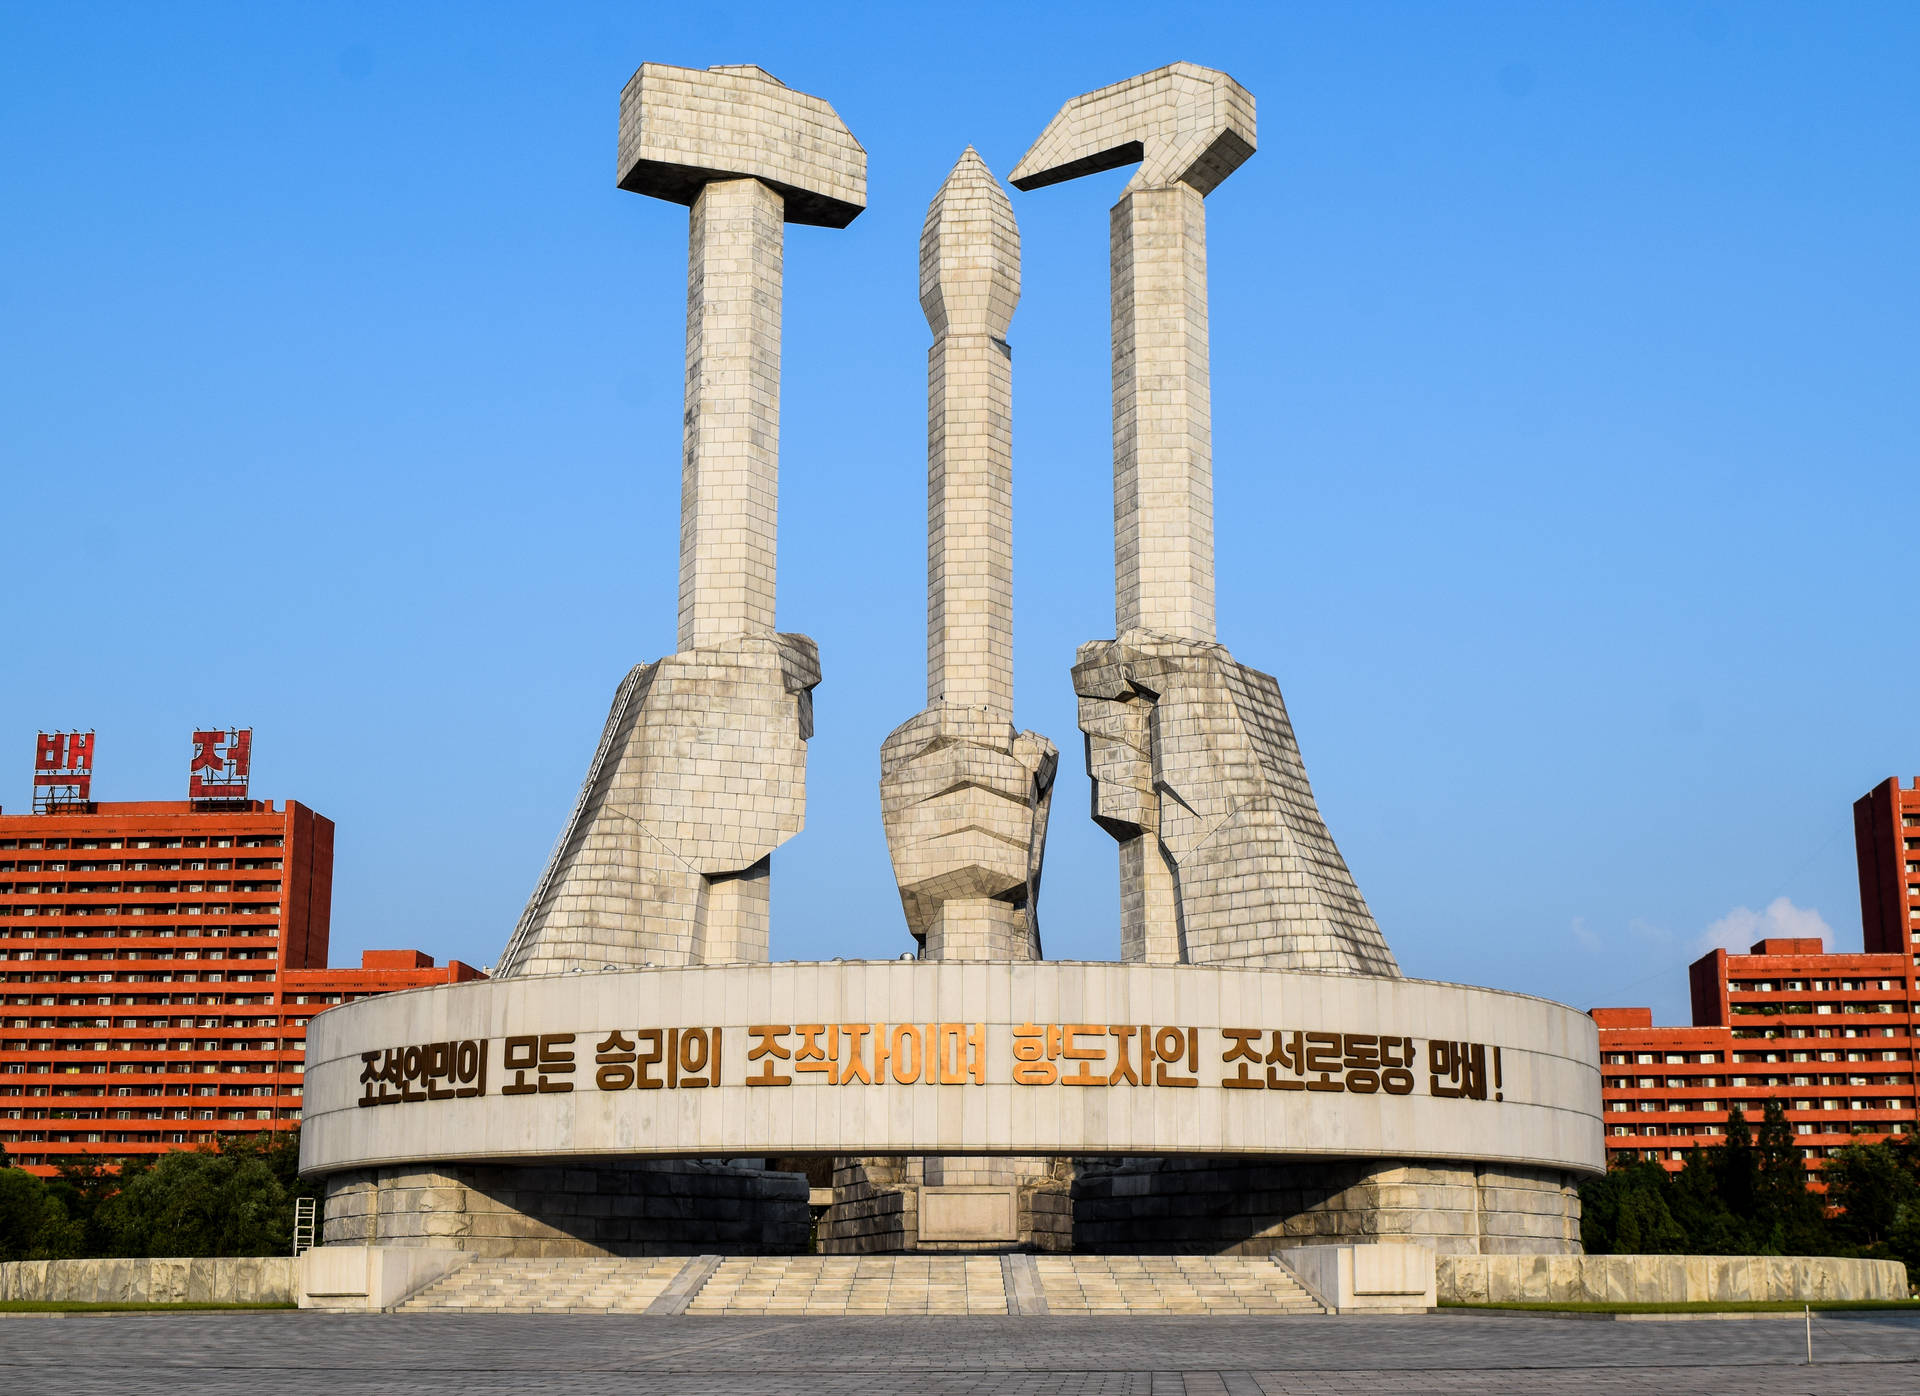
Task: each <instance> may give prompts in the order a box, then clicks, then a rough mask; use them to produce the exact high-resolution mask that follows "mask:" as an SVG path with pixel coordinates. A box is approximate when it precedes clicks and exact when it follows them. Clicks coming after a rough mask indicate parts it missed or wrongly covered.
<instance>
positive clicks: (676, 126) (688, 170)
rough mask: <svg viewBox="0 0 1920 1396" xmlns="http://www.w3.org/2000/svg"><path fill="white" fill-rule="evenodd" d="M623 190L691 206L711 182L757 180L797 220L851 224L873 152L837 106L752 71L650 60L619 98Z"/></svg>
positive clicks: (864, 203) (864, 194)
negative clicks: (777, 196) (678, 65)
mask: <svg viewBox="0 0 1920 1396" xmlns="http://www.w3.org/2000/svg"><path fill="white" fill-rule="evenodd" d="M615 175H616V181H617V182H618V184H619V186H620V187H621V188H622V189H626V190H630V191H631V192H633V193H635V194H650V195H652V196H653V197H654V198H656V199H669V200H671V201H673V202H674V203H676V204H692V203H693V201H694V200H695V199H696V198H698V197H699V196H700V190H701V189H702V187H704V186H705V185H708V184H711V183H713V182H714V181H715V180H722V179H757V180H759V181H760V182H761V183H763V184H766V185H767V186H769V187H770V188H772V189H774V190H775V191H776V192H778V193H779V194H780V196H781V197H782V198H783V199H785V200H786V220H787V222H789V223H810V224H813V225H815V226H817V227H823V228H844V227H846V226H847V224H849V223H851V222H853V220H854V219H855V218H857V217H859V215H860V212H861V210H862V209H864V208H865V207H866V206H867V152H866V151H865V150H864V149H863V148H862V147H861V145H860V142H858V141H856V140H855V139H854V138H853V133H852V132H851V131H849V130H847V127H846V123H845V122H843V121H841V120H840V117H839V116H838V114H836V113H835V111H834V110H833V108H832V107H830V106H828V105H827V104H826V103H825V102H823V101H821V100H820V99H819V98H818V97H809V96H808V95H807V94H806V93H804V92H795V91H794V90H793V89H792V88H790V87H787V86H786V85H785V84H783V83H781V82H780V81H779V79H777V78H775V77H774V76H773V75H772V74H771V73H768V72H767V71H766V70H765V69H762V68H756V67H752V66H745V65H743V66H729V67H721V68H708V69H705V70H704V71H703V70H701V69H699V68H670V67H668V66H667V65H666V64H664V63H643V64H641V65H640V71H639V72H637V73H635V74H634V75H633V77H632V79H631V80H630V81H629V82H628V83H627V87H626V90H625V91H624V92H622V93H621V94H620V156H619V163H618V166H617V168H616V171H615Z"/></svg>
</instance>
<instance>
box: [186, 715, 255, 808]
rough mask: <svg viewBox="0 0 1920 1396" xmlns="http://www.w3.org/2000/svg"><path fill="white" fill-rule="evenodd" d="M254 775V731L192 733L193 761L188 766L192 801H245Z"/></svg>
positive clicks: (242, 729)
mask: <svg viewBox="0 0 1920 1396" xmlns="http://www.w3.org/2000/svg"><path fill="white" fill-rule="evenodd" d="M252 773H253V729H252V728H251V727H225V728H213V729H211V730H208V731H204V732H195V733H194V734H193V761H192V763H191V764H190V765H189V766H188V767H187V797H188V798H189V799H193V800H244V799H246V798H247V781H248V779H249V778H250V777H251V775H252Z"/></svg>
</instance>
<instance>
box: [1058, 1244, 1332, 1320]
mask: <svg viewBox="0 0 1920 1396" xmlns="http://www.w3.org/2000/svg"><path fill="white" fill-rule="evenodd" d="M1033 1264H1034V1269H1035V1271H1036V1272H1037V1274H1038V1277H1039V1281H1040V1293H1041V1295H1042V1297H1043V1298H1044V1299H1045V1300H1046V1305H1047V1312H1048V1313H1049V1314H1072V1315H1083V1314H1318V1313H1324V1312H1325V1309H1324V1308H1323V1307H1322V1306H1321V1304H1320V1303H1319V1301H1318V1300H1316V1299H1315V1298H1314V1297H1313V1296H1312V1295H1311V1294H1309V1293H1308V1292H1307V1290H1306V1289H1305V1287H1303V1286H1302V1285H1301V1284H1300V1282H1299V1281H1298V1280H1297V1279H1295V1278H1294V1276H1293V1272H1292V1271H1290V1270H1288V1269H1287V1268H1286V1266H1284V1265H1282V1264H1280V1263H1279V1262H1278V1261H1275V1260H1272V1259H1270V1258H1268V1257H1265V1256H1037V1257H1035V1258H1034V1262H1033Z"/></svg>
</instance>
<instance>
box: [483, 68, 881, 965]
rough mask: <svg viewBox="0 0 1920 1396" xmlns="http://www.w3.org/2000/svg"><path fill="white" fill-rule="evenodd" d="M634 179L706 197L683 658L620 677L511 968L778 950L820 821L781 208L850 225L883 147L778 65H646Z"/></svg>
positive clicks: (687, 468) (684, 531)
mask: <svg viewBox="0 0 1920 1396" xmlns="http://www.w3.org/2000/svg"><path fill="white" fill-rule="evenodd" d="M617 176H618V182H619V185H620V187H621V188H622V189H627V190H631V191H632V192H634V193H639V194H649V195H652V196H653V197H655V198H660V199H667V200H670V201H672V202H674V203H680V204H686V205H689V206H690V208H691V216H690V218H689V225H690V237H689V240H688V252H687V386H686V434H685V440H684V452H683V460H682V473H681V500H680V625H679V652H678V653H676V654H673V655H670V656H668V657H667V658H665V659H662V660H658V661H656V662H655V663H652V664H643V665H641V666H639V667H638V668H636V669H634V670H633V671H632V672H631V673H629V674H628V675H627V677H626V679H625V680H624V681H623V682H622V683H621V685H620V688H619V690H618V692H617V693H616V694H615V697H614V703H613V711H612V713H611V714H610V715H609V717H608V719H607V725H606V729H605V731H604V733H603V734H602V736H601V739H600V746H599V749H598V750H597V751H596V752H595V753H594V757H593V762H592V765H591V766H590V767H589V769H588V772H587V778H586V781H585V783H584V785H583V786H582V788H581V791H580V796H579V799H578V801H577V802H576V804H575V806H574V810H573V814H572V816H571V817H570V818H569V820H568V822H567V827H566V829H565V831H564V832H563V833H562V835H561V838H560V842H559V844H558V845H557V846H556V847H555V849H554V852H553V856H552V858H551V859H550V860H549V862H548V865H547V868H546V871H545V873H544V874H543V875H542V877H541V879H540V882H539V885H538V886H537V887H536V888H535V890H534V894H533V897H532V899H531V900H530V901H529V902H528V904H527V908H526V911H525V912H524V913H523V915H522V916H521V919H520V924H519V925H518V927H517V928H516V929H515V931H514V933H513V937H512V939H511V940H510V941H509V942H508V945H507V949H506V950H505V952H504V953H503V954H502V956H501V959H500V963H499V966H498V969H497V974H498V975H500V976H509V975H515V974H539V973H551V972H555V971H558V970H564V969H569V968H575V967H579V966H590V967H593V968H598V967H600V966H601V965H609V964H610V965H620V966H627V965H638V964H655V965H678V964H715V963H727V962H732V961H756V960H760V961H763V960H765V959H766V958H767V916H768V906H769V891H770V878H771V872H770V855H771V854H772V852H773V850H774V849H776V848H778V847H779V846H780V845H781V844H783V843H785V842H786V841H787V840H788V839H790V838H792V837H793V836H794V835H795V834H796V833H798V832H799V831H800V829H801V827H802V825H803V823H804V822H805V816H806V742H807V739H808V738H809V737H810V736H812V734H813V698H812V690H813V687H814V685H815V684H817V683H819V681H820V662H819V654H818V651H817V650H816V648H815V646H814V643H813V641H812V640H810V639H808V638H807V637H806V636H805V635H788V634H780V633H778V632H776V631H775V630H774V553H775V526H776V520H777V517H778V491H779V452H780V311H781V264H782V252H783V241H784V224H786V223H807V224H814V225H816V226H821V227H829V228H844V227H845V226H846V225H847V224H848V223H850V222H852V221H853V219H854V218H855V217H857V216H858V215H859V213H860V211H861V210H862V209H863V208H864V207H865V205H866V183H867V157H866V152H865V151H864V150H863V149H862V148H861V147H860V144H859V142H858V141H856V140H855V139H854V138H853V136H852V134H851V133H850V132H849V131H848V130H847V128H846V126H845V125H844V124H843V123H842V122H841V120H840V118H839V117H838V116H837V115H836V114H835V113H834V110H833V108H832V107H830V106H828V105H827V104H826V103H825V102H823V101H821V100H820V99H819V98H818V97H810V96H807V95H806V94H805V93H801V92H795V91H792V90H791V89H789V88H787V87H785V86H783V85H782V84H781V83H780V82H779V81H778V80H776V79H775V78H774V77H772V76H771V75H770V74H768V73H767V72H765V71H764V70H763V69H760V68H756V67H751V66H742V67H721V68H710V69H707V70H705V71H700V70H697V69H691V68H672V67H667V66H665V65H663V64H658V63H648V64H645V65H643V66H642V67H641V69H640V71H639V72H638V73H636V74H634V76H633V79H632V81H630V82H629V83H628V84H627V88H626V91H625V92H623V93H622V94H621V97H620V143H619V165H618V171H617Z"/></svg>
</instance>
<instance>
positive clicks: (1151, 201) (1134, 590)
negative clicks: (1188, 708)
mask: <svg viewBox="0 0 1920 1396" xmlns="http://www.w3.org/2000/svg"><path fill="white" fill-rule="evenodd" d="M1110 236H1111V244H1110V245H1111V248H1112V258H1113V282H1112V285H1113V552H1114V558H1113V562H1114V613H1115V625H1116V627H1117V629H1116V631H1115V633H1116V634H1125V633H1126V632H1127V631H1129V630H1141V629H1145V630H1157V631H1159V632H1161V633H1162V634H1166V635H1178V636H1180V637H1181V638H1183V639H1188V640H1211V639H1213V637H1214V635H1213V624H1214V621H1213V407H1212V397H1211V389H1210V380H1209V376H1208V365H1207V206H1206V203H1205V202H1204V201H1203V200H1202V198H1201V196H1200V192H1199V190H1197V189H1195V188H1194V187H1193V186H1192V185H1190V184H1183V183H1175V184H1172V185H1168V186H1165V187H1162V188H1157V189H1131V190H1129V191H1127V192H1126V193H1125V194H1122V195H1121V196H1120V201H1119V202H1118V203H1116V204H1115V205H1114V206H1113V213H1112V230H1111V235H1110Z"/></svg>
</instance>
